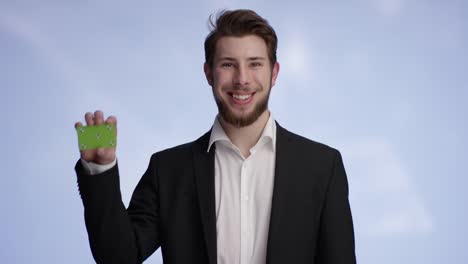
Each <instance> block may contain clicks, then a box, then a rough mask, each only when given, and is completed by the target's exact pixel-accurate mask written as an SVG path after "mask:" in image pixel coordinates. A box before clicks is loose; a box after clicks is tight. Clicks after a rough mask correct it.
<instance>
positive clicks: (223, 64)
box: [221, 62, 234, 68]
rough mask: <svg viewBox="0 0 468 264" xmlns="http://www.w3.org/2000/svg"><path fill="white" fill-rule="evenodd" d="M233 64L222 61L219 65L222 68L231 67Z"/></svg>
mask: <svg viewBox="0 0 468 264" xmlns="http://www.w3.org/2000/svg"><path fill="white" fill-rule="evenodd" d="M233 66H234V64H232V63H230V62H224V63H222V64H221V67H223V68H232V67H233Z"/></svg>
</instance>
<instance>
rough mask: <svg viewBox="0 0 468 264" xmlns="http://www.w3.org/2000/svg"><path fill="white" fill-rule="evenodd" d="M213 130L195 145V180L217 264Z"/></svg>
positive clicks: (210, 253) (208, 243) (211, 257)
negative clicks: (209, 145) (211, 138)
mask: <svg viewBox="0 0 468 264" xmlns="http://www.w3.org/2000/svg"><path fill="white" fill-rule="evenodd" d="M210 134H211V130H210V131H208V132H207V133H205V135H203V136H202V137H200V138H199V139H198V140H197V141H196V142H195V144H194V145H193V149H192V150H193V158H194V168H195V178H196V185H197V192H198V201H199V205H200V215H201V220H202V225H203V231H204V235H205V243H206V248H207V251H208V258H209V263H210V264H216V261H217V260H216V259H217V253H216V213H215V206H216V205H215V203H216V201H215V186H214V157H215V147H216V146H215V145H213V146H212V147H211V148H210V152H209V153H207V152H206V150H207V148H208V142H209V139H210Z"/></svg>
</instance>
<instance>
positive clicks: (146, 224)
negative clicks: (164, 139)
mask: <svg viewBox="0 0 468 264" xmlns="http://www.w3.org/2000/svg"><path fill="white" fill-rule="evenodd" d="M155 160H156V156H155V155H153V156H152V157H151V160H150V163H149V166H148V169H147V170H146V172H145V173H144V174H143V176H142V178H141V180H140V182H139V183H138V185H137V187H136V189H135V191H134V193H133V195H132V199H131V201H130V205H129V208H128V209H127V210H126V209H125V206H124V204H123V203H122V198H121V193H120V183H119V171H118V163H116V166H113V167H112V168H110V169H108V170H106V171H103V172H101V173H98V174H95V175H90V174H88V173H87V171H86V169H85V168H84V167H83V164H82V163H81V162H80V161H78V162H77V164H76V166H75V170H76V173H77V177H78V187H79V190H80V194H81V198H82V200H83V205H84V214H85V224H86V228H87V230H88V237H89V242H90V246H91V252H92V254H93V257H94V259H95V260H96V262H97V263H141V262H143V261H144V260H145V259H146V258H148V257H149V256H150V255H151V254H152V253H153V252H154V251H155V250H156V249H157V248H158V247H159V245H160V242H159V236H158V208H159V206H158V191H157V190H158V186H157V176H156V166H155V163H156V161H155Z"/></svg>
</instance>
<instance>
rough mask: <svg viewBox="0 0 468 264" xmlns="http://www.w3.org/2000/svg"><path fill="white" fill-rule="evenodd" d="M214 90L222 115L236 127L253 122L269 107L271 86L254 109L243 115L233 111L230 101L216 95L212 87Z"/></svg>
mask: <svg viewBox="0 0 468 264" xmlns="http://www.w3.org/2000/svg"><path fill="white" fill-rule="evenodd" d="M270 86H271V85H270ZM229 90H232V89H229ZM235 90H236V89H234V91H235ZM212 91H213V96H214V99H215V102H216V105H217V106H218V111H219V114H220V115H221V117H222V118H223V119H224V120H225V121H226V122H227V123H229V124H231V125H233V126H234V127H237V128H241V127H245V126H249V125H251V124H253V123H254V122H255V121H257V119H258V118H259V117H260V116H261V115H262V114H263V112H265V111H266V110H267V109H268V101H269V99H270V92H271V87H270V89H269V90H268V93H267V95H266V96H265V97H264V98H261V99H259V101H258V102H257V103H256V104H255V105H254V109H253V111H252V112H250V113H243V114H241V115H238V114H236V113H235V112H234V111H232V109H231V108H230V107H229V105H228V102H226V101H224V100H223V98H222V97H218V96H217V95H216V93H215V91H214V88H213V89H212ZM255 95H256V94H255ZM255 95H254V96H255Z"/></svg>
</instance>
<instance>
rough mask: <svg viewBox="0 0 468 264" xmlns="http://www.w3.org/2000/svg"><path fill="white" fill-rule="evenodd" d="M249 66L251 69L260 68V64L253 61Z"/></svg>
mask: <svg viewBox="0 0 468 264" xmlns="http://www.w3.org/2000/svg"><path fill="white" fill-rule="evenodd" d="M250 66H252V67H254V68H257V67H261V66H262V63H260V62H257V61H255V62H252V63H251V64H250Z"/></svg>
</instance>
